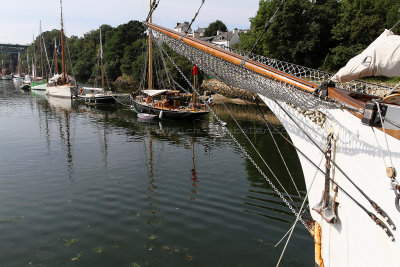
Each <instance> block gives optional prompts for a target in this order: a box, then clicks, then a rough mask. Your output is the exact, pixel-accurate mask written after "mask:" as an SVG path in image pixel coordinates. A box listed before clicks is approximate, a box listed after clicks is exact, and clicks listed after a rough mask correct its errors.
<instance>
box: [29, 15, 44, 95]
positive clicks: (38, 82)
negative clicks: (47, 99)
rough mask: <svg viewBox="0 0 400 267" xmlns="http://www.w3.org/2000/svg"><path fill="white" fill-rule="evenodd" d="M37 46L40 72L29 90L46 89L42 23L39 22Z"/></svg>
mask: <svg viewBox="0 0 400 267" xmlns="http://www.w3.org/2000/svg"><path fill="white" fill-rule="evenodd" d="M39 32H40V35H39V44H40V63H41V64H40V71H41V77H34V80H33V81H32V82H31V90H42V91H44V90H46V88H47V79H46V78H45V71H44V64H43V46H44V43H43V33H42V21H40V26H39Z"/></svg>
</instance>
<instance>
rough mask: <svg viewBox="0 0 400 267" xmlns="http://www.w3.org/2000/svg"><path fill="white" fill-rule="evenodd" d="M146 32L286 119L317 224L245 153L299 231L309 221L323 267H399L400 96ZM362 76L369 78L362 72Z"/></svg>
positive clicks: (159, 30)
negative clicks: (253, 94) (293, 217)
mask: <svg viewBox="0 0 400 267" xmlns="http://www.w3.org/2000/svg"><path fill="white" fill-rule="evenodd" d="M145 24H146V26H147V27H148V28H149V29H151V30H152V31H153V32H154V36H155V38H157V39H158V40H159V41H160V42H163V43H165V44H167V45H168V46H169V47H170V48H172V49H173V50H174V51H175V52H177V53H179V54H181V55H183V56H185V57H187V58H188V59H189V60H191V61H192V63H193V64H196V65H197V66H198V67H199V68H200V69H202V70H203V71H204V72H205V73H207V74H209V75H212V76H214V77H215V78H217V79H219V80H221V81H223V82H225V83H226V84H227V85H229V86H232V87H239V88H242V89H245V90H248V91H250V92H252V93H256V94H258V95H259V96H260V98H261V100H262V101H263V102H264V103H265V104H267V105H268V107H269V108H270V109H271V110H272V111H273V112H274V113H275V115H276V116H277V117H278V119H279V120H280V121H281V123H282V124H283V126H284V127H285V129H286V131H287V133H288V134H289V136H290V139H291V141H290V140H287V141H288V143H289V144H290V145H291V146H293V147H294V148H295V149H296V152H297V154H298V157H299V159H300V163H301V166H302V169H303V173H304V179H305V184H306V188H307V195H306V200H308V203H309V206H310V210H309V211H310V213H311V218H310V219H309V220H306V219H305V218H303V216H302V212H301V211H302V210H301V209H300V210H299V209H296V208H295V207H293V205H292V204H291V203H290V202H289V201H288V200H286V196H285V194H282V193H281V192H280V190H279V189H278V188H277V187H276V186H275V185H274V183H273V181H271V179H270V178H269V176H267V175H265V173H263V172H262V170H261V168H260V167H259V166H258V165H257V163H256V162H255V161H254V160H253V159H252V158H251V156H250V155H249V154H248V153H247V152H246V151H245V149H244V148H242V147H241V149H242V151H243V152H244V154H245V155H246V157H248V159H249V160H250V161H249V162H251V163H252V164H253V165H254V166H255V167H256V168H257V169H258V170H259V171H260V175H261V176H263V177H264V178H265V179H266V181H267V182H268V183H269V184H270V185H271V187H272V189H273V190H274V192H275V193H276V194H277V195H279V196H280V198H281V199H282V200H283V201H284V202H285V204H286V206H287V207H288V208H289V209H290V210H291V211H292V212H293V213H294V215H295V216H296V223H297V222H298V221H299V222H301V223H302V224H303V225H304V227H305V228H306V229H307V230H308V231H309V232H310V233H311V235H312V237H313V238H314V242H315V262H316V264H317V265H319V266H320V267H322V266H325V267H326V266H331V267H336V266H399V263H398V259H397V257H396V256H395V255H398V252H399V251H400V243H399V242H400V232H399V230H398V229H397V227H398V226H399V225H400V185H399V182H398V179H397V178H396V170H398V169H400V105H399V104H400V92H399V91H396V89H395V88H388V87H385V86H382V85H378V84H373V83H368V82H362V81H358V80H351V81H349V82H344V81H343V82H342V81H340V80H336V81H335V82H334V81H333V79H332V76H333V74H331V73H327V72H323V71H318V70H313V69H310V68H307V67H302V66H298V65H294V64H290V63H287V62H282V61H279V60H276V59H270V58H266V57H263V56H260V55H253V54H250V55H249V54H248V53H245V52H243V51H239V50H235V49H230V51H227V50H224V49H221V48H219V47H217V46H214V45H213V44H210V43H205V42H203V41H201V40H198V39H195V38H192V37H189V36H187V35H182V34H180V33H177V32H175V31H173V30H171V29H168V28H165V27H161V26H158V25H155V24H152V23H145ZM384 35H386V36H390V37H389V38H387V39H384V41H383V42H380V41H379V42H378V43H379V44H380V45H381V48H383V51H387V53H384V54H385V56H386V59H387V55H395V56H394V57H393V58H391V59H392V61H393V62H397V63H393V62H392V64H389V65H391V66H395V67H394V68H392V69H391V71H389V73H391V74H393V73H395V75H396V76H400V72H399V69H400V66H399V65H398V63H399V61H398V57H399V56H400V55H398V51H400V49H399V47H400V45H399V44H400V36H397V37H393V36H394V35H393V33H386V34H384ZM389 42H390V43H393V42H394V43H396V42H397V46H396V47H397V48H396V49H394V50H392V51H388V49H389V47H390V46H388V44H389ZM393 51H397V52H396V53H394V52H393ZM392 52H393V53H392ZM391 53H392V54H391ZM375 54H376V53H375V52H374V51H373V52H372V53H370V54H368V55H366V56H365V55H364V56H361V57H360V58H361V60H360V58H359V59H358V61H357V64H358V65H359V66H360V67H365V66H367V68H368V69H376V68H375V65H374V63H375V62H379V60H376V61H375V59H374V55H375ZM383 58H385V57H383ZM367 63H368V64H367ZM380 67H382V66H380ZM350 69H351V67H350ZM345 72H346V71H345ZM363 73H368V72H367V71H365V69H361V74H363ZM374 74H375V73H374ZM377 75H379V74H377ZM340 76H341V75H340ZM358 77H362V75H360V76H358ZM217 121H220V120H217ZM220 122H221V121H220ZM221 124H222V123H221ZM271 134H272V133H271ZM231 137H232V138H233V139H234V138H235V137H234V136H233V135H232V136H231ZM236 141H237V140H236ZM304 203H305V202H304ZM291 229H292V230H291V231H293V230H294V229H295V227H294V226H293V227H292V228H291ZM288 240H289V239H288ZM287 242H288V241H287ZM278 265H279V263H278Z"/></svg>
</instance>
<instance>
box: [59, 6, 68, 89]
mask: <svg viewBox="0 0 400 267" xmlns="http://www.w3.org/2000/svg"><path fill="white" fill-rule="evenodd" d="M60 4H61V58H62V69H63V81H64V82H67V70H66V69H65V56H64V21H63V10H62V0H60Z"/></svg>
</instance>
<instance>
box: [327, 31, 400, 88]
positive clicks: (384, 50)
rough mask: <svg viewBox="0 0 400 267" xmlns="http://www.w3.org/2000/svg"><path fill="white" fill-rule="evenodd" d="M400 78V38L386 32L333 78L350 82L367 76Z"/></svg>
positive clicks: (390, 32) (336, 80) (335, 80)
mask: <svg viewBox="0 0 400 267" xmlns="http://www.w3.org/2000/svg"><path fill="white" fill-rule="evenodd" d="M381 75H382V76H388V77H393V76H400V36H398V35H394V34H393V32H392V31H389V30H385V31H384V32H383V33H382V34H381V35H380V36H379V37H378V38H377V39H376V40H375V41H374V42H373V43H371V44H370V45H369V46H368V47H367V48H366V49H365V50H364V51H363V52H362V53H361V54H359V55H357V56H355V57H353V58H352V59H350V60H349V62H347V64H346V66H344V67H343V68H341V69H340V70H339V71H338V72H337V73H336V74H335V75H334V76H333V77H332V81H334V82H348V81H351V80H354V79H358V78H361V77H366V76H381Z"/></svg>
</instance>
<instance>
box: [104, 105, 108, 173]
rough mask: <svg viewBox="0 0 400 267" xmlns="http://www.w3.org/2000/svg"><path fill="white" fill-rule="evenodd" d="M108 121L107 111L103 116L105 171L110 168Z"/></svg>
mask: <svg viewBox="0 0 400 267" xmlns="http://www.w3.org/2000/svg"><path fill="white" fill-rule="evenodd" d="M107 121H108V115H107V114H106V113H104V118H103V141H104V151H103V155H104V159H103V161H104V168H105V170H104V171H105V172H106V171H107V170H108V160H107V156H108V140H107V127H106V123H107Z"/></svg>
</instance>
